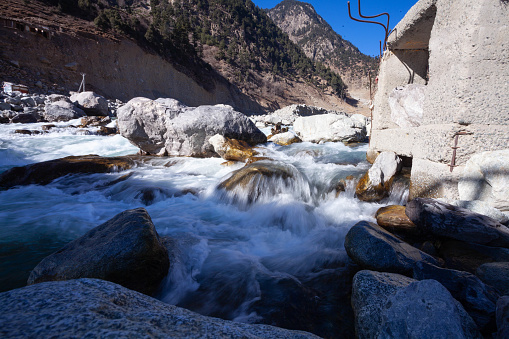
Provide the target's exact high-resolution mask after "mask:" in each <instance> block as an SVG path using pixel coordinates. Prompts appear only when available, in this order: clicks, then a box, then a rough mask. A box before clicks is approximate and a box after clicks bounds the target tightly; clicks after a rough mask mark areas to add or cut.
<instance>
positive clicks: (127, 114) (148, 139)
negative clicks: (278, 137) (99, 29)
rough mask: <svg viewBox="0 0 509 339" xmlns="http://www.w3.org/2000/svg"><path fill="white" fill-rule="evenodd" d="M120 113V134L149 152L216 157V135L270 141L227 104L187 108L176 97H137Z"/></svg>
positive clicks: (254, 143) (251, 140)
mask: <svg viewBox="0 0 509 339" xmlns="http://www.w3.org/2000/svg"><path fill="white" fill-rule="evenodd" d="M117 116H118V128H119V131H120V134H122V135H123V136H124V137H125V138H127V139H128V140H129V141H130V142H131V143H133V144H134V145H136V146H138V147H140V148H141V149H142V150H143V151H144V152H147V153H149V154H157V155H163V154H168V155H174V156H213V155H214V154H215V152H214V148H213V146H212V145H211V144H210V143H209V139H210V138H211V137H212V136H214V135H216V134H220V135H222V136H224V137H226V138H230V139H236V140H241V141H245V142H247V143H248V144H250V145H256V144H259V143H264V142H266V141H267V138H266V136H265V134H263V133H262V132H261V131H260V130H259V129H258V128H257V127H256V126H255V125H254V123H253V122H252V121H251V120H249V118H247V117H246V116H245V115H244V114H242V113H239V112H236V111H234V110H233V108H232V107H230V106H227V105H215V106H200V107H185V106H184V105H182V104H180V103H179V102H178V101H177V100H173V99H165V100H159V99H158V100H156V101H154V100H150V99H147V98H134V99H132V100H130V101H129V102H128V103H127V104H126V105H124V106H122V107H120V108H119V109H118V112H117Z"/></svg>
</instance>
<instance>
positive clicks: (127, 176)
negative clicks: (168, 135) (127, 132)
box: [0, 124, 401, 321]
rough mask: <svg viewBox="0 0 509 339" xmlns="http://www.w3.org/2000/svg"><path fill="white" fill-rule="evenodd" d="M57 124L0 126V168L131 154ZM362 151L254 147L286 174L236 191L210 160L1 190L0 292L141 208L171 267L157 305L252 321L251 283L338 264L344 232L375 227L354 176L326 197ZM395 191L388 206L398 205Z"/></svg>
mask: <svg viewBox="0 0 509 339" xmlns="http://www.w3.org/2000/svg"><path fill="white" fill-rule="evenodd" d="M25 127H30V129H34V128H40V125H39V124H32V125H29V126H25ZM64 127H65V124H62V126H61V128H58V129H57V131H55V132H54V133H49V134H46V135H37V136H21V135H16V134H13V133H12V132H13V130H14V129H19V128H20V127H19V126H16V127H14V126H12V125H3V126H0V152H2V155H5V156H3V157H2V158H1V159H0V166H1V167H0V168H3V169H6V168H9V167H12V166H16V165H22V164H26V163H32V162H35V161H42V160H49V159H54V158H59V157H63V156H67V155H82V154H99V155H103V156H116V155H125V154H132V153H135V152H136V151H137V149H136V148H135V147H133V146H132V145H130V144H129V142H128V141H127V140H125V139H124V138H122V137H121V136H118V135H117V136H114V137H99V136H94V135H79V134H76V133H75V131H74V130H72V129H69V128H64ZM366 149H367V146H366V145H358V146H355V147H348V146H345V145H343V144H340V143H325V144H323V145H315V144H310V143H301V144H294V145H291V146H287V147H282V146H277V145H274V144H272V143H269V144H267V145H266V146H264V147H260V148H259V149H258V150H259V152H260V155H261V156H266V157H269V158H272V159H274V160H275V161H276V162H275V163H277V164H280V165H281V166H285V168H286V170H287V171H289V172H290V173H292V177H293V179H281V178H273V180H272V179H262V178H258V179H256V180H257V181H253V182H251V183H250V185H251V186H249V185H248V188H247V189H246V188H244V189H240V188H239V189H236V190H234V191H233V192H225V191H224V190H223V189H221V188H220V187H219V186H220V185H219V184H220V183H221V182H222V181H223V180H225V179H226V178H228V177H229V176H231V175H232V173H233V172H234V171H236V170H238V169H240V168H242V167H243V164H240V163H239V164H236V165H234V166H231V167H225V166H222V165H221V163H222V162H223V160H222V159H218V158H211V159H196V158H153V159H150V158H147V160H146V161H144V163H143V164H140V165H139V166H137V167H135V168H133V169H131V170H129V171H126V172H121V173H110V174H91V175H73V176H66V177H63V178H60V179H57V180H55V181H54V182H52V183H51V184H49V185H46V186H36V185H31V186H26V187H20V188H16V189H10V190H7V191H2V192H0V230H1V232H0V247H1V250H0V255H1V257H2V260H1V262H0V274H1V275H0V287H1V290H6V289H10V288H14V287H18V286H21V285H22V284H23V283H24V280H25V281H26V278H27V276H28V273H29V271H30V270H31V269H32V268H33V267H34V266H35V265H36V264H37V262H38V261H39V260H40V259H42V258H43V257H44V256H46V255H48V254H50V253H52V252H53V251H55V250H56V249H58V247H60V246H62V245H64V244H65V243H66V242H68V241H70V240H73V239H75V238H77V237H79V236H80V235H82V234H83V233H85V232H86V231H87V230H90V229H91V228H93V227H95V226H97V225H99V224H101V223H102V222H105V221H106V220H108V219H110V218H112V217H113V216H115V215H116V214H118V213H120V212H122V211H124V210H127V209H132V208H137V207H140V206H143V207H145V208H146V209H147V210H148V212H149V214H150V216H151V218H152V220H153V222H154V225H155V226H156V228H157V231H158V233H159V234H160V235H161V236H163V237H164V236H168V237H171V239H169V240H167V241H169V242H170V243H171V244H172V245H171V246H170V247H171V248H172V250H171V251H170V253H169V254H170V258H171V261H172V266H171V270H170V272H169V274H168V276H167V277H166V279H165V281H164V283H163V285H162V290H161V291H160V294H159V298H160V299H162V300H163V301H166V302H169V303H171V304H178V305H181V306H185V307H188V308H190V309H193V310H195V311H199V312H201V313H204V314H208V315H214V316H221V317H224V318H228V319H237V320H243V321H254V320H257V319H258V320H259V318H258V315H257V314H256V312H253V311H252V309H251V307H252V305H253V304H254V303H256V302H257V301H259V299H260V293H261V292H260V291H261V288H262V287H261V286H260V284H261V283H260V281H266V280H267V279H274V278H278V279H303V278H305V277H306V276H308V275H310V274H311V273H313V274H315V273H316V272H319V271H321V270H325V269H328V268H334V267H339V266H341V265H343V264H344V262H345V260H346V253H345V251H344V247H343V242H344V237H345V235H346V233H347V232H348V230H349V228H350V227H351V226H352V225H354V224H355V223H356V222H358V221H359V220H369V221H374V214H375V212H376V210H377V209H378V208H379V207H380V206H381V204H371V203H363V202H360V201H358V200H357V199H355V198H354V192H353V191H354V188H353V182H352V181H350V182H348V184H347V187H346V192H343V193H341V194H340V195H339V196H338V197H336V192H335V190H334V187H335V185H336V184H337V183H338V182H339V180H341V179H344V178H346V177H347V176H348V175H354V176H357V177H358V176H359V175H361V174H362V173H364V172H365V171H366V170H367V169H368V168H369V164H367V162H365V161H364V159H365V152H366ZM0 170H1V169H0ZM255 188H256V189H258V192H259V194H258V195H257V196H256V198H255V199H251V200H249V202H248V198H247V197H248V195H249V190H250V189H251V190H252V189H255ZM267 192H270V194H268V193H267ZM398 194H399V193H394V194H393V196H392V197H391V198H390V199H392V201H393V202H396V200H398V199H400V198H401V197H400V196H398ZM390 199H389V200H390ZM296 281H297V280H296ZM225 300H228V303H226V304H225Z"/></svg>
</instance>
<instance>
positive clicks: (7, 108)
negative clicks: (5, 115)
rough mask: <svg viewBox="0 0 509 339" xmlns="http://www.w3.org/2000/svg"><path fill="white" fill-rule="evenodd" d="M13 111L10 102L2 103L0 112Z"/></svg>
mask: <svg viewBox="0 0 509 339" xmlns="http://www.w3.org/2000/svg"><path fill="white" fill-rule="evenodd" d="M10 110H11V104H9V103H8V102H0V111H10Z"/></svg>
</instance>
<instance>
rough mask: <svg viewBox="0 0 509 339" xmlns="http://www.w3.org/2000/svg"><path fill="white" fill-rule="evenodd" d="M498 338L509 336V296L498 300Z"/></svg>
mask: <svg viewBox="0 0 509 339" xmlns="http://www.w3.org/2000/svg"><path fill="white" fill-rule="evenodd" d="M497 328H498V331H497V338H500V339H503V338H509V297H508V296H504V297H501V298H499V299H498V301H497Z"/></svg>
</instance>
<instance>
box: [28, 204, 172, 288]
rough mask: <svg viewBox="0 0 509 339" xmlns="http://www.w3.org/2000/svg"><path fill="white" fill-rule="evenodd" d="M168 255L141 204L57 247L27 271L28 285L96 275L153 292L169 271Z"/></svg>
mask: <svg viewBox="0 0 509 339" xmlns="http://www.w3.org/2000/svg"><path fill="white" fill-rule="evenodd" d="M168 268H169V259H168V252H167V251H166V248H165V247H164V246H163V245H162V244H161V241H160V239H159V235H158V234H157V232H156V229H155V227H154V225H153V224H152V220H151V219H150V216H149V215H148V213H147V211H146V210H145V209H144V208H138V209H134V210H128V211H124V212H122V213H120V214H118V215H116V216H115V217H113V218H112V219H110V220H108V221H107V222H105V223H104V224H102V225H99V226H97V227H95V228H93V229H91V230H90V231H88V232H87V233H85V234H84V235H83V236H82V237H80V238H78V239H76V240H74V241H72V242H70V243H69V244H67V245H66V246H64V247H63V248H62V249H60V250H59V251H57V252H55V253H53V254H51V255H50V256H48V257H46V258H44V259H43V260H42V261H41V262H40V263H39V265H37V266H36V267H35V268H34V270H33V271H32V272H31V273H30V276H29V278H28V285H32V284H37V283H40V282H45V281H55V280H70V279H78V278H98V279H103V280H108V281H111V282H114V283H117V284H120V285H122V286H124V287H127V288H129V289H132V290H135V291H138V292H141V293H145V294H148V295H152V294H154V293H155V292H156V291H157V288H158V287H159V284H160V282H161V280H162V279H163V278H164V277H165V276H166V274H167V273H168Z"/></svg>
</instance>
